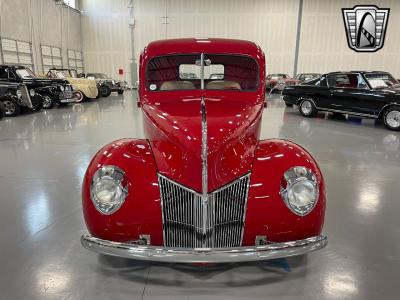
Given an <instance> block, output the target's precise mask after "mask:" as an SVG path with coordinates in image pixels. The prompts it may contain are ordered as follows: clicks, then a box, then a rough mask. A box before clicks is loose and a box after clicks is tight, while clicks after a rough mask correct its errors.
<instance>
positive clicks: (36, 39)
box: [0, 0, 82, 73]
mask: <svg viewBox="0 0 400 300" xmlns="http://www.w3.org/2000/svg"><path fill="white" fill-rule="evenodd" d="M0 37H3V38H9V39H17V40H22V41H26V42H31V43H32V48H33V49H32V50H33V55H34V57H33V58H34V64H35V71H36V72H38V73H41V72H42V58H41V52H40V45H48V46H56V47H59V48H62V54H63V64H64V66H65V67H67V66H68V59H67V49H73V50H79V51H80V50H81V49H82V39H81V19H80V13H79V11H77V10H74V9H71V8H67V7H63V6H61V5H56V4H55V1H54V0H0ZM0 57H1V56H0ZM0 59H1V58H0Z"/></svg>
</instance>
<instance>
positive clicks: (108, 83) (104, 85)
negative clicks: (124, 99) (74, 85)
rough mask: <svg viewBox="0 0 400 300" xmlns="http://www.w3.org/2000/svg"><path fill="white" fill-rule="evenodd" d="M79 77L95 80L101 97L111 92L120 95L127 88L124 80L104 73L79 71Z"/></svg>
mask: <svg viewBox="0 0 400 300" xmlns="http://www.w3.org/2000/svg"><path fill="white" fill-rule="evenodd" d="M79 77H81V78H88V79H94V80H96V82H97V83H98V85H99V90H100V94H101V96H102V97H108V96H110V94H111V93H112V92H117V93H118V94H120V95H122V94H123V93H124V91H126V90H127V89H128V83H127V82H126V81H119V80H115V79H112V78H111V77H109V76H107V75H106V74H104V73H81V74H79Z"/></svg>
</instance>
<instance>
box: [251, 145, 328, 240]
mask: <svg viewBox="0 0 400 300" xmlns="http://www.w3.org/2000/svg"><path fill="white" fill-rule="evenodd" d="M294 166H304V167H306V168H308V169H311V170H312V171H313V172H314V173H315V174H316V177H317V180H318V183H319V199H318V202H317V204H316V206H315V207H314V209H313V210H312V211H311V212H310V213H309V214H308V215H306V216H303V217H301V216H298V215H296V214H294V213H293V212H292V211H291V210H289V208H288V207H287V206H286V204H285V203H284V201H283V200H282V198H281V196H280V185H281V180H282V176H283V174H284V172H285V171H286V170H288V169H289V168H291V167H294ZM325 201H326V194H325V183H324V179H323V177H322V174H321V171H320V169H319V167H318V165H317V163H316V162H315V160H314V159H313V158H312V157H311V155H310V154H309V153H308V152H307V151H306V150H305V149H304V148H302V147H300V146H299V145H297V144H294V143H292V142H289V141H285V140H275V139H272V140H264V141H261V142H260V143H259V144H258V147H257V149H256V152H255V156H254V162H253V170H252V174H251V179H250V189H249V197H248V202H247V211H246V223H245V228H244V237H243V246H251V245H254V243H255V239H256V236H257V235H261V236H262V235H264V236H266V237H267V240H268V241H270V242H287V241H293V240H299V239H305V238H308V237H312V236H316V235H319V234H320V233H321V231H322V227H323V224H324V218H325Z"/></svg>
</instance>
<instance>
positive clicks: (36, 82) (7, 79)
mask: <svg viewBox="0 0 400 300" xmlns="http://www.w3.org/2000/svg"><path fill="white" fill-rule="evenodd" d="M0 83H22V84H24V85H25V86H26V87H27V89H28V90H29V91H31V90H33V91H34V92H36V93H38V94H40V95H42V96H43V99H44V100H43V108H52V107H53V106H54V105H55V104H59V105H62V104H67V103H70V102H75V99H74V96H73V94H72V87H71V85H70V84H69V83H68V81H66V80H63V79H47V78H40V77H38V76H36V75H35V73H33V72H32V70H30V69H29V68H26V67H24V66H14V65H0Z"/></svg>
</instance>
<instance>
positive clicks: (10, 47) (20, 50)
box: [1, 38, 33, 70]
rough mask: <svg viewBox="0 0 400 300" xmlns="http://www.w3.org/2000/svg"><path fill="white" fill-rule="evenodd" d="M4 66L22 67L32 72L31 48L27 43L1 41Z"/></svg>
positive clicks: (3, 39) (9, 40) (8, 40)
mask: <svg viewBox="0 0 400 300" xmlns="http://www.w3.org/2000/svg"><path fill="white" fill-rule="evenodd" d="M1 52H2V54H3V60H4V64H10V65H22V66H25V67H28V68H30V69H32V70H33V58H32V46H31V44H30V43H28V42H23V41H18V40H11V39H5V38H2V39H1Z"/></svg>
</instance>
